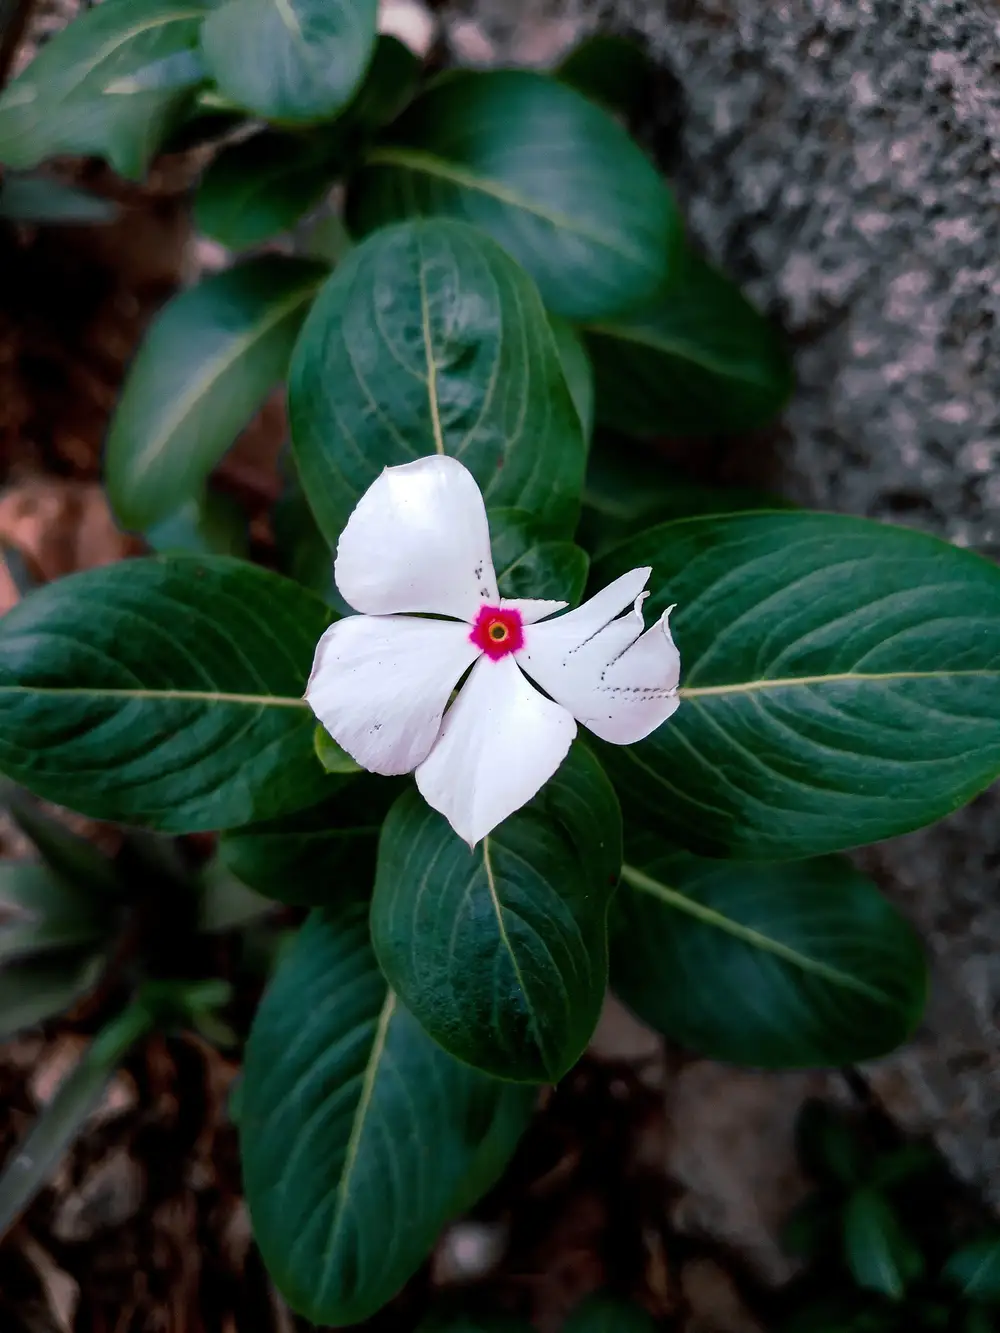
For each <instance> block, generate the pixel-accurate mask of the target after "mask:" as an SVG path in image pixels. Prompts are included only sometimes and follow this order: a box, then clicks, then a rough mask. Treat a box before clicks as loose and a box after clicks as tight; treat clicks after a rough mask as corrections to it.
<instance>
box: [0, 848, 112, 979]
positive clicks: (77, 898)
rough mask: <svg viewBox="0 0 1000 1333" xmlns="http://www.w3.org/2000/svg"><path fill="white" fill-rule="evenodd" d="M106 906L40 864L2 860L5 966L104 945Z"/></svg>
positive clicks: (1, 952) (0, 945) (1, 955)
mask: <svg viewBox="0 0 1000 1333" xmlns="http://www.w3.org/2000/svg"><path fill="white" fill-rule="evenodd" d="M101 908H102V904H101V903H100V902H96V903H95V902H94V901H93V899H91V898H90V897H89V896H88V895H86V894H84V893H81V892H80V890H79V889H78V888H77V886H76V885H73V884H69V883H66V882H64V881H62V880H60V879H59V878H58V876H56V875H54V874H53V873H52V871H51V870H50V869H49V867H48V866H46V865H42V864H40V863H39V862H37V861H0V966H2V965H3V964H5V963H8V962H9V961H10V960H11V959H14V958H24V957H30V956H31V955H33V954H39V953H45V952H47V951H50V950H52V949H67V948H77V947H82V946H84V945H89V944H97V943H100V942H102V941H103V940H104V939H105V937H106V936H107V935H108V933H109V923H108V920H107V918H106V915H105V914H104V913H103V912H102V910H101Z"/></svg>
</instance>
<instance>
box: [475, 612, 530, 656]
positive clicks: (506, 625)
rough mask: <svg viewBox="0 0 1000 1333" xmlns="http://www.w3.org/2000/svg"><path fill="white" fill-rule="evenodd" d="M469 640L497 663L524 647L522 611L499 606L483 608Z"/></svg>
mask: <svg viewBox="0 0 1000 1333" xmlns="http://www.w3.org/2000/svg"><path fill="white" fill-rule="evenodd" d="M469 639H470V640H471V642H472V643H474V644H475V645H476V647H477V648H481V649H482V651H483V652H484V653H485V654H486V656H487V657H490V658H492V659H493V661H494V662H495V661H496V660H497V658H499V657H505V656H506V655H507V653H516V652H517V650H518V648H522V647H523V646H524V629H523V628H522V625H521V613H520V611H510V610H505V609H504V608H502V607H499V606H481V607H480V608H479V615H478V616H476V621H475V624H474V625H473V626H472V633H471V634H470V635H469Z"/></svg>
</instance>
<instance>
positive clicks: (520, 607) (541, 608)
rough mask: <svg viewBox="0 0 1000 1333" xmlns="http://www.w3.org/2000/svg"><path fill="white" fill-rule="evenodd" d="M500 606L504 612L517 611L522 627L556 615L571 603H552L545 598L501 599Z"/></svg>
mask: <svg viewBox="0 0 1000 1333" xmlns="http://www.w3.org/2000/svg"><path fill="white" fill-rule="evenodd" d="M500 605H501V607H502V608H503V610H504V611H516V612H517V613H518V615H519V616H520V617H521V624H522V625H533V624H534V623H535V621H536V620H541V619H542V618H543V617H544V616H552V615H555V613H556V612H557V611H561V610H562V609H563V607H565V606H569V602H551V601H547V600H546V599H545V598H543V597H501V599H500Z"/></svg>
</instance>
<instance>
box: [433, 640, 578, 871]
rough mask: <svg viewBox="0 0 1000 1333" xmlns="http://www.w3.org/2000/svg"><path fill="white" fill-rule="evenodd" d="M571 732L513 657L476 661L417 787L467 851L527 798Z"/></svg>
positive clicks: (561, 754)
mask: <svg viewBox="0 0 1000 1333" xmlns="http://www.w3.org/2000/svg"><path fill="white" fill-rule="evenodd" d="M575 735H576V723H575V722H574V721H573V719H572V717H571V716H570V715H569V713H568V712H567V711H566V709H565V708H560V706H559V705H558V704H555V703H553V702H552V700H551V699H546V698H545V697H544V695H541V694H539V692H538V691H537V690H536V689H535V688H534V687H533V686H532V685H531V684H530V683H529V682H528V681H527V680H525V678H524V676H523V675H522V674H521V672H520V671H519V670H518V667H517V664H516V663H515V661H514V658H513V657H512V656H510V655H508V656H506V657H500V658H497V660H496V661H491V660H490V659H489V658H488V657H481V658H480V659H479V661H478V662H477V663H476V665H475V666H474V667H473V668H472V672H471V674H470V676H469V679H468V680H467V681H466V682H465V684H464V685H463V686H462V688H461V690H460V691H459V694H458V698H457V699H456V700H455V702H454V703H453V704H452V706H451V708H450V709H449V710H448V715H447V716H446V717H445V720H444V725H443V726H442V728H441V735H440V737H439V738H438V741H437V744H436V745H435V746H434V748H433V749H432V750H431V752H430V754H429V755H428V756H427V758H426V759H425V760H424V762H423V763H422V764H421V765H420V767H419V768H418V769H417V773H416V778H417V786H418V788H419V789H420V792H421V794H422V795H423V798H424V800H425V801H426V802H427V804H428V805H431V806H433V807H434V809H435V810H439V811H440V812H441V814H443V815H444V817H445V819H447V821H448V823H449V824H450V825H451V826H452V828H453V829H454V830H455V832H456V833H457V834H458V835H459V837H461V838H464V839H465V841H466V842H467V843H468V844H469V845H470V846H471V847H474V846H475V845H476V843H477V842H479V841H480V839H482V838H485V837H486V835H487V833H489V832H490V830H491V829H493V828H495V827H496V826H497V824H499V823H501V821H503V820H504V819H506V818H507V816H508V815H511V814H513V813H514V811H515V810H518V809H520V807H521V806H522V805H524V804H525V802H526V801H530V800H531V798H532V796H534V795H535V793H536V792H537V791H538V789H539V788H540V787H541V786H542V785H543V784H544V783H546V782H547V781H548V780H549V778H550V777H551V776H552V774H553V773H554V772H555V771H556V769H557V768H558V767H559V765H560V764H561V763H562V761H563V760H564V759H565V758H566V755H567V752H568V751H569V747H570V745H571V744H572V742H573V737H574V736H575Z"/></svg>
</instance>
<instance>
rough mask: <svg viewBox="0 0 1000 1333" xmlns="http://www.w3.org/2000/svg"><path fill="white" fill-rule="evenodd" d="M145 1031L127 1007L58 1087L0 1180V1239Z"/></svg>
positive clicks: (141, 1012) (142, 1019) (146, 1023)
mask: <svg viewBox="0 0 1000 1333" xmlns="http://www.w3.org/2000/svg"><path fill="white" fill-rule="evenodd" d="M149 1028H150V1016H149V1014H148V1012H147V1011H146V1010H145V1009H144V1008H143V1007H142V1006H141V1005H132V1006H130V1007H129V1008H128V1009H126V1010H124V1011H123V1012H122V1013H120V1014H119V1015H118V1016H117V1018H115V1019H113V1020H112V1021H111V1022H110V1023H109V1024H108V1026H107V1027H106V1028H104V1030H103V1031H102V1032H100V1033H98V1035H97V1036H96V1037H95V1038H94V1040H93V1041H92V1042H91V1044H90V1046H89V1047H88V1048H87V1050H86V1051H85V1052H84V1054H83V1055H82V1056H81V1057H80V1061H79V1063H78V1064H77V1065H76V1067H75V1068H74V1069H72V1070H71V1071H70V1073H69V1074H68V1075H67V1076H66V1078H65V1079H64V1080H63V1081H62V1083H61V1084H60V1085H59V1087H58V1089H57V1090H56V1093H55V1096H54V1097H53V1098H52V1100H51V1102H49V1104H48V1106H46V1108H45V1110H44V1111H43V1112H42V1113H41V1115H40V1116H39V1117H38V1119H37V1120H36V1121H35V1123H34V1125H33V1126H32V1127H31V1129H30V1130H29V1131H28V1134H27V1135H26V1137H25V1139H24V1141H23V1143H21V1144H20V1145H19V1146H18V1147H17V1148H16V1149H15V1151H14V1152H13V1154H12V1156H11V1157H10V1159H9V1161H8V1163H7V1166H6V1167H5V1169H4V1171H3V1173H2V1174H0V1236H2V1235H3V1234H4V1232H6V1231H7V1230H8V1229H9V1228H10V1227H11V1226H12V1224H13V1223H14V1222H16V1221H17V1219H18V1217H19V1216H20V1215H21V1213H23V1212H24V1210H25V1208H27V1206H28V1205H29V1204H30V1203H31V1201H32V1199H34V1197H35V1195H36V1194H37V1193H38V1191H39V1190H40V1189H42V1188H43V1187H44V1186H45V1184H46V1182H47V1180H48V1178H49V1177H50V1176H51V1174H52V1173H53V1171H54V1170H55V1168H56V1167H57V1166H58V1164H59V1161H60V1159H61V1158H62V1156H63V1154H64V1153H65V1151H66V1149H67V1148H68V1147H69V1145H70V1144H71V1143H72V1142H73V1140H74V1139H75V1138H76V1136H77V1135H78V1134H79V1133H80V1130H81V1129H82V1128H83V1125H84V1122H85V1121H86V1119H87V1117H88V1116H89V1115H90V1113H91V1111H93V1110H94V1108H95V1107H96V1106H97V1105H98V1104H99V1102H100V1100H101V1097H102V1095H103V1093H104V1089H105V1087H106V1085H107V1082H108V1079H109V1078H110V1077H111V1075H112V1074H113V1073H114V1071H115V1070H116V1069H117V1068H118V1065H119V1064H120V1063H121V1061H122V1060H123V1059H124V1058H125V1056H126V1055H127V1054H128V1052H129V1051H130V1050H131V1048H132V1047H133V1046H134V1045H135V1043H136V1042H137V1041H138V1040H139V1039H140V1038H141V1037H143V1036H145V1034H146V1033H147V1032H148V1031H149Z"/></svg>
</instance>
